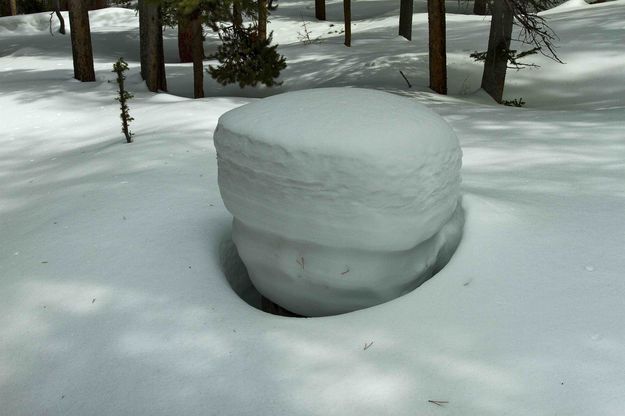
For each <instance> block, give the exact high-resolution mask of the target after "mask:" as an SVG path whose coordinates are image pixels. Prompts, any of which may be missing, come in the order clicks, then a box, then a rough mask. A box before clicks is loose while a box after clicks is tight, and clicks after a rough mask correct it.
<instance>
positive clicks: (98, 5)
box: [93, 0, 108, 10]
mask: <svg viewBox="0 0 625 416" xmlns="http://www.w3.org/2000/svg"><path fill="white" fill-rule="evenodd" d="M106 7H108V4H107V2H106V0H95V1H94V4H93V10H98V9H104V8H106Z"/></svg>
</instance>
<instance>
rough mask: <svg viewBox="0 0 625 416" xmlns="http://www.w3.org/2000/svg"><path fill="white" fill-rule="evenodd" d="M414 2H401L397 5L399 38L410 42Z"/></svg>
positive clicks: (409, 0)
mask: <svg viewBox="0 0 625 416" xmlns="http://www.w3.org/2000/svg"><path fill="white" fill-rule="evenodd" d="M413 4H414V0H401V1H400V3H399V36H403V37H405V38H406V39H408V40H412V14H413Z"/></svg>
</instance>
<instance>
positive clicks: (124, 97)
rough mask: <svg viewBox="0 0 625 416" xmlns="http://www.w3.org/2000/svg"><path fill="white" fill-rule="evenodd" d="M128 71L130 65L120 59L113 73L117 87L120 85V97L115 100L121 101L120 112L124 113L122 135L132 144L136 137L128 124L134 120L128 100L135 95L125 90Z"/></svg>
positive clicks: (122, 116) (121, 115) (122, 114)
mask: <svg viewBox="0 0 625 416" xmlns="http://www.w3.org/2000/svg"><path fill="white" fill-rule="evenodd" d="M127 70H128V64H127V63H126V61H124V58H119V59H118V60H117V62H115V63H114V64H113V71H112V72H115V73H116V74H117V85H119V96H118V97H116V98H115V99H116V100H117V101H119V106H120V110H121V111H122V112H121V114H120V115H119V116H120V117H121V119H122V133H124V136H126V142H127V143H132V136H134V133H132V132H131V131H130V129H129V128H128V124H129V123H130V122H131V121H133V120H134V118H132V117H130V111H129V110H130V109H129V108H128V100H130V99H131V98H132V97H133V95H132V94H131V93H129V92H128V91H126V90H125V89H124V80H125V79H126V76H125V75H124V72H125V71H127Z"/></svg>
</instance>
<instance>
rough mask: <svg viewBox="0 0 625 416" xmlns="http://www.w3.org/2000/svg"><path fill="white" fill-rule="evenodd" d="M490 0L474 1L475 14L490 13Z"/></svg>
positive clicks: (483, 14)
mask: <svg viewBox="0 0 625 416" xmlns="http://www.w3.org/2000/svg"><path fill="white" fill-rule="evenodd" d="M488 9H489V7H488V0H475V3H473V14H479V15H482V16H485V15H487V14H489V13H488V12H489V10H488Z"/></svg>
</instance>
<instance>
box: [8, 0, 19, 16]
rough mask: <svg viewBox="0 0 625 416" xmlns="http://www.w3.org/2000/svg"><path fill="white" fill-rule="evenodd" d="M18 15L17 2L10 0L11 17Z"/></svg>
mask: <svg viewBox="0 0 625 416" xmlns="http://www.w3.org/2000/svg"><path fill="white" fill-rule="evenodd" d="M16 15H17V1H16V0H9V16H16Z"/></svg>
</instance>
